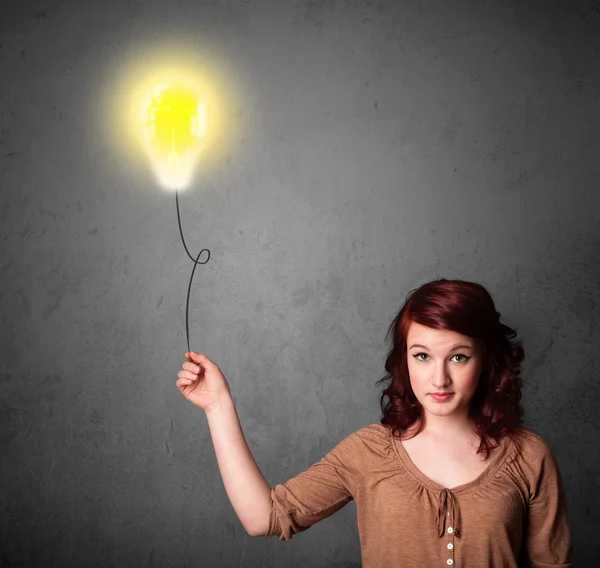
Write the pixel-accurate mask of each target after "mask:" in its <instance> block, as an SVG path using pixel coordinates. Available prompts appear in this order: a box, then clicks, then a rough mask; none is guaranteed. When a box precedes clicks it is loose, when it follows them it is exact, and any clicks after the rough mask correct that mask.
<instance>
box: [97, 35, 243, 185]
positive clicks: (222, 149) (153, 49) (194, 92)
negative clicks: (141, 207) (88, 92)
mask: <svg viewBox="0 0 600 568" xmlns="http://www.w3.org/2000/svg"><path fill="white" fill-rule="evenodd" d="M219 51H220V50H219V47H218V46H216V45H213V46H211V45H207V44H206V42H203V43H202V45H201V46H200V42H199V41H197V40H196V39H194V41H180V42H177V43H174V42H172V41H166V42H161V43H157V42H156V41H153V42H152V45H149V44H147V43H142V42H140V43H139V44H137V45H135V46H132V47H131V49H130V51H129V53H124V54H122V55H123V56H122V57H120V59H119V61H118V64H117V65H116V66H115V65H110V66H108V67H107V68H106V71H107V73H106V74H105V75H104V76H102V77H100V76H99V77H98V80H97V85H98V86H99V89H98V90H97V91H96V95H97V96H96V95H95V98H96V100H97V101H98V105H97V108H98V109H99V110H101V112H100V113H99V114H97V120H98V122H97V128H98V130H99V131H100V139H101V140H103V144H104V145H105V148H106V150H107V152H108V153H109V155H110V156H111V159H112V160H114V161H115V163H116V164H120V165H121V167H123V168H125V171H126V170H127V169H129V168H135V170H137V171H141V172H144V174H147V172H148V171H151V172H152V173H153V174H154V177H155V179H156V180H157V182H158V184H159V185H160V186H161V187H163V188H165V189H184V188H185V187H186V186H189V185H190V184H191V183H192V182H194V185H199V186H202V187H203V189H208V188H210V187H212V184H206V183H205V182H204V180H206V179H207V176H209V169H211V168H214V167H216V168H218V171H221V167H222V165H223V163H225V162H227V163H229V162H230V160H234V159H235V154H236V151H238V147H237V146H236V142H237V141H238V140H239V138H240V135H241V132H240V128H241V126H242V124H241V121H240V115H239V113H237V114H236V109H238V108H239V107H240V106H241V105H242V104H243V102H242V100H243V99H245V97H246V94H247V91H248V88H247V86H245V87H244V88H240V86H239V85H238V84H237V82H236V80H235V79H234V78H235V77H238V76H239V75H240V71H239V70H237V69H236V66H235V62H234V61H232V60H230V59H228V57H226V56H225V55H223V54H220V53H219ZM225 61H227V64H226V65H225ZM90 106H91V107H93V106H94V103H93V102H92V104H91V105H90ZM211 177H212V176H211Z"/></svg>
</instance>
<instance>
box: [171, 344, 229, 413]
mask: <svg viewBox="0 0 600 568" xmlns="http://www.w3.org/2000/svg"><path fill="white" fill-rule="evenodd" d="M185 358H186V362H184V363H183V365H182V370H181V371H179V373H178V374H177V377H178V379H177V382H176V383H175V384H176V385H177V388H178V389H179V390H180V392H181V394H183V396H185V398H187V399H188V400H189V401H190V402H192V403H194V404H195V405H196V406H199V407H200V408H202V409H203V410H204V411H205V412H207V411H209V410H212V409H214V408H216V407H217V406H218V405H219V403H220V402H221V401H223V400H225V399H226V398H227V397H230V396H231V392H230V390H229V385H228V384H227V379H226V378H225V377H224V376H223V373H221V369H219V367H218V366H217V364H216V363H214V362H213V361H211V360H210V359H209V358H208V357H207V356H206V355H203V354H201V353H196V352H195V351H187V352H186V353H185Z"/></svg>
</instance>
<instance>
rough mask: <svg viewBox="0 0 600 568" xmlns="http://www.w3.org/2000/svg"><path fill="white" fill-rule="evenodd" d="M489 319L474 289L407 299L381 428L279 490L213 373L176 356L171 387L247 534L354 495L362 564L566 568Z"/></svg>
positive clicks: (550, 459)
mask: <svg viewBox="0 0 600 568" xmlns="http://www.w3.org/2000/svg"><path fill="white" fill-rule="evenodd" d="M499 318H500V314H499V313H498V312H497V311H496V309H495V306H494V302H493V301H492V298H491V297H490V295H489V293H488V292H487V290H486V289H485V288H484V287H483V286H481V285H480V284H477V283H474V282H467V281H463V280H446V279H442V280H436V281H432V282H429V283H427V284H425V285H423V286H422V287H420V288H419V289H417V290H413V291H412V292H411V293H410V294H409V295H408V297H407V300H406V303H405V305H404V306H403V307H402V309H401V310H400V313H399V314H398V315H397V316H396V318H395V319H394V321H393V322H392V325H391V326H390V329H389V332H388V333H389V334H391V336H392V349H391V351H390V352H389V355H388V357H387V360H386V364H385V369H386V371H387V375H386V376H385V377H384V378H383V379H381V381H384V380H391V383H390V384H389V386H388V387H387V388H386V389H385V390H384V391H383V393H382V396H381V406H382V410H383V418H382V419H381V423H380V424H371V425H369V426H366V427H364V428H361V429H359V430H357V431H356V432H354V433H353V434H351V435H350V436H348V437H347V438H345V439H344V440H342V441H341V442H340V443H339V444H338V445H337V446H336V447H335V448H333V449H332V450H331V451H330V452H329V453H328V454H326V455H325V456H324V457H323V458H322V459H321V460H320V461H319V462H317V463H315V464H313V465H312V466H311V467H310V468H308V469H307V470H306V471H304V472H302V473H300V474H299V475H297V476H296V477H294V478H292V479H290V480H288V481H287V482H285V483H283V484H279V485H276V486H275V487H271V486H270V485H269V484H268V483H267V481H266V479H265V478H264V477H263V475H262V474H261V472H260V470H259V468H258V467H257V465H256V462H255V461H254V458H253V457H252V454H251V453H250V451H249V449H248V445H247V444H246V441H245V439H244V435H243V433H242V429H241V426H240V423H239V420H238V416H237V413H236V410H235V407H234V404H233V401H232V397H231V393H230V390H229V387H228V384H227V381H226V379H225V377H224V376H223V374H222V373H221V371H220V370H219V367H218V366H217V365H216V364H215V363H214V362H212V361H211V360H210V359H209V358H208V357H207V356H206V355H202V354H198V353H195V352H188V353H186V354H185V357H186V362H184V363H183V368H182V370H181V371H180V372H179V375H178V380H177V383H176V384H177V387H178V388H179V390H180V391H181V392H182V394H183V395H184V396H185V397H186V398H187V399H188V400H189V401H191V402H192V403H194V404H195V405H197V406H199V407H200V408H202V409H203V410H204V411H205V413H206V416H207V419H208V424H209V428H210V432H211V436H212V440H213V444H214V448H215V453H216V456H217V460H218V464H219V469H220V471H221V475H222V477H223V483H224V485H225V489H226V491H227V495H228V496H229V499H230V500H231V503H232V505H233V508H234V510H235V512H236V513H237V515H238V517H239V519H240V521H241V522H242V524H243V525H244V527H245V529H246V531H247V532H248V533H249V534H251V535H254V536H277V537H278V538H279V539H280V540H289V539H291V538H292V536H293V535H296V534H298V533H300V532H302V531H304V530H306V529H308V528H309V527H310V526H311V525H313V524H315V523H316V522H318V521H320V520H322V519H324V518H326V517H328V516H330V515H332V514H333V513H335V512H336V511H338V510H339V509H341V508H342V507H343V506H344V505H345V504H346V503H348V502H349V501H351V500H352V499H354V500H355V502H356V507H357V516H358V530H359V535H360V544H361V556H362V563H363V566H364V567H365V568H375V567H377V568H384V567H385V568H387V567H390V568H392V567H393V568H396V567H426V568H430V567H435V566H438V567H440V568H441V567H442V566H445V567H447V566H454V567H456V568H472V567H476V568H481V567H485V568H491V567H494V568H495V567H498V568H510V567H518V566H531V567H533V568H542V567H543V568H548V567H550V566H556V567H558V566H560V567H562V568H565V567H570V566H571V537H570V531H569V523H568V518H567V511H566V505H565V495H564V489H563V485H562V480H561V476H560V473H559V470H558V467H557V464H556V461H555V459H554V456H553V454H552V451H551V450H550V448H549V447H548V445H547V444H546V443H545V442H544V440H543V439H542V438H540V437H539V436H538V435H536V434H535V433H534V432H532V431H531V430H529V429H527V428H525V427H524V426H522V424H521V422H522V410H521V408H520V405H519V403H520V399H521V380H520V378H519V372H520V364H521V362H522V360H523V357H524V352H523V349H522V348H521V346H520V342H511V341H510V340H511V339H512V338H514V337H515V336H516V333H515V331H513V330H512V329H511V328H509V327H507V326H506V325H504V324H502V323H500V319H499ZM381 381H379V382H381ZM386 398H387V399H388V400H387V403H386V404H384V399H386Z"/></svg>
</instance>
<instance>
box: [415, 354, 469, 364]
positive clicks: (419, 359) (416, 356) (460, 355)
mask: <svg viewBox="0 0 600 568" xmlns="http://www.w3.org/2000/svg"><path fill="white" fill-rule="evenodd" d="M421 355H423V356H424V357H429V355H427V353H415V354H414V355H413V357H414V358H415V359H416V360H417V361H423V362H424V361H425V360H424V359H421V358H420V357H421ZM454 357H462V359H461V360H460V361H456V362H457V363H466V362H467V361H468V360H469V359H470V358H471V357H467V356H466V355H463V354H461V353H457V354H456V355H454Z"/></svg>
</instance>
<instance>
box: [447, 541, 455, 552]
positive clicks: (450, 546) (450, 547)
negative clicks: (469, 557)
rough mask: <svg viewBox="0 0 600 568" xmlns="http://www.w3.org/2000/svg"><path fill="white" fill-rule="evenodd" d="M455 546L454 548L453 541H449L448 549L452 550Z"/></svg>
mask: <svg viewBox="0 0 600 568" xmlns="http://www.w3.org/2000/svg"><path fill="white" fill-rule="evenodd" d="M453 548H454V545H453V544H452V543H451V542H449V543H448V550H452V549H453Z"/></svg>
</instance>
